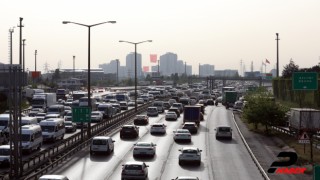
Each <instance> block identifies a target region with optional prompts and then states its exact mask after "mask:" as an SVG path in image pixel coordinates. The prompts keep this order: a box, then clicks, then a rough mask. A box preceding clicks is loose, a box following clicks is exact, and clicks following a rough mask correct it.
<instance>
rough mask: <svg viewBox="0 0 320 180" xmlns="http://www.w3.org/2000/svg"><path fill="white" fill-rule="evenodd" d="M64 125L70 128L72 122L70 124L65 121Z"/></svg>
mask: <svg viewBox="0 0 320 180" xmlns="http://www.w3.org/2000/svg"><path fill="white" fill-rule="evenodd" d="M64 125H65V126H71V125H72V122H70V121H65V122H64Z"/></svg>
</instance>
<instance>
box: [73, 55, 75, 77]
mask: <svg viewBox="0 0 320 180" xmlns="http://www.w3.org/2000/svg"><path fill="white" fill-rule="evenodd" d="M75 59H76V56H73V78H75V63H74V60H75Z"/></svg>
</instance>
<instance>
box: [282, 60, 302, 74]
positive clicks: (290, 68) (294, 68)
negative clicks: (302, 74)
mask: <svg viewBox="0 0 320 180" xmlns="http://www.w3.org/2000/svg"><path fill="white" fill-rule="evenodd" d="M298 71H299V66H298V65H295V63H294V62H293V60H292V59H290V63H289V64H287V65H285V66H284V69H283V71H282V77H283V78H291V77H292V74H293V73H294V72H298Z"/></svg>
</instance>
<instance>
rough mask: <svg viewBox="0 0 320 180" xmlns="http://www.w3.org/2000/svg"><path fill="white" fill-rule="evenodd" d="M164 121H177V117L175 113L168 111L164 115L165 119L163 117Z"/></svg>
mask: <svg viewBox="0 0 320 180" xmlns="http://www.w3.org/2000/svg"><path fill="white" fill-rule="evenodd" d="M165 119H166V120H177V119H178V116H177V114H176V113H175V112H172V111H168V112H167V113H166V117H165Z"/></svg>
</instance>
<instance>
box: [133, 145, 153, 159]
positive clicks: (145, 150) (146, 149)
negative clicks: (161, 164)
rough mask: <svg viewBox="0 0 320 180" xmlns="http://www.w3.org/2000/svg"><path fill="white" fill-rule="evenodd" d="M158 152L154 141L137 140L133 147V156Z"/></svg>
mask: <svg viewBox="0 0 320 180" xmlns="http://www.w3.org/2000/svg"><path fill="white" fill-rule="evenodd" d="M155 154H156V144H154V143H152V142H137V143H135V144H134V147H133V157H137V156H151V157H153V156H154V155H155Z"/></svg>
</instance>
